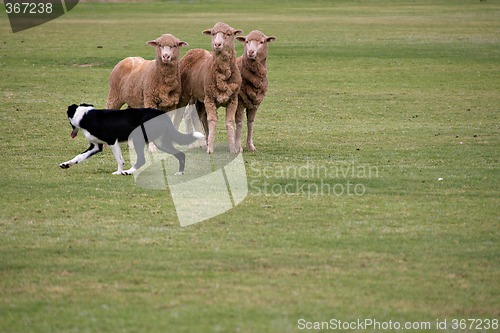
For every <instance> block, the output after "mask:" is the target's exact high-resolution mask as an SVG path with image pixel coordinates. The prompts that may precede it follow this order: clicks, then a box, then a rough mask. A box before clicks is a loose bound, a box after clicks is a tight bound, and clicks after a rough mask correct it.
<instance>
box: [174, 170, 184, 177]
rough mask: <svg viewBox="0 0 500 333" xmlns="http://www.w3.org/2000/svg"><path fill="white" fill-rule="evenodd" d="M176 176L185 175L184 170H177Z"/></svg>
mask: <svg viewBox="0 0 500 333" xmlns="http://www.w3.org/2000/svg"><path fill="white" fill-rule="evenodd" d="M175 175H176V176H184V171H177V172H176V173H175Z"/></svg>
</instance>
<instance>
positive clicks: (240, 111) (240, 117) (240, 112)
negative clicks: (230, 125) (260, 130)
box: [234, 100, 245, 151]
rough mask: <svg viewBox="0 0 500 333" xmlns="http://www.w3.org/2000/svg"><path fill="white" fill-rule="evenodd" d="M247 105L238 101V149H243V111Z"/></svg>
mask: <svg viewBox="0 0 500 333" xmlns="http://www.w3.org/2000/svg"><path fill="white" fill-rule="evenodd" d="M244 109H245V107H244V106H243V102H242V101H241V100H240V101H238V107H237V108H236V117H235V120H236V134H235V137H234V141H235V142H234V143H235V147H236V150H239V151H242V150H243V149H242V148H241V136H242V132H243V111H244Z"/></svg>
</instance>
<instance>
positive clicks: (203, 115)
mask: <svg viewBox="0 0 500 333" xmlns="http://www.w3.org/2000/svg"><path fill="white" fill-rule="evenodd" d="M241 32H242V31H241V30H237V29H234V28H232V27H230V26H229V25H227V24H225V23H222V22H219V23H217V24H216V25H215V26H214V27H213V28H212V29H207V30H205V31H203V33H204V34H207V35H211V36H212V52H208V51H206V50H204V49H193V50H189V51H188V52H187V53H186V55H185V56H184V57H183V58H182V59H181V60H180V61H179V71H180V73H181V83H182V96H181V101H180V104H179V107H182V106H185V105H187V104H188V103H190V101H191V103H196V106H197V110H198V114H199V116H200V119H201V120H202V123H203V126H204V128H205V132H206V133H208V136H207V144H208V145H207V152H208V153H209V154H210V153H213V149H214V141H215V129H216V128H217V108H219V107H220V106H224V107H226V129H227V136H228V142H229V151H230V152H231V153H238V152H239V150H237V149H236V148H235V142H234V129H235V125H234V124H235V114H236V107H237V105H238V92H239V89H240V85H241V74H240V71H239V68H238V66H237V65H236V51H235V49H234V39H235V37H236V35H237V34H239V33H241Z"/></svg>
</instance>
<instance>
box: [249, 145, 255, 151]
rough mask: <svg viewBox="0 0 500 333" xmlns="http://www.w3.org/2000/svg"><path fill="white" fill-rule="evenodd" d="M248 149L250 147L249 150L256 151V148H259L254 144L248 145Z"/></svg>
mask: <svg viewBox="0 0 500 333" xmlns="http://www.w3.org/2000/svg"><path fill="white" fill-rule="evenodd" d="M247 149H248V150H249V151H256V150H257V148H255V146H254V145H247Z"/></svg>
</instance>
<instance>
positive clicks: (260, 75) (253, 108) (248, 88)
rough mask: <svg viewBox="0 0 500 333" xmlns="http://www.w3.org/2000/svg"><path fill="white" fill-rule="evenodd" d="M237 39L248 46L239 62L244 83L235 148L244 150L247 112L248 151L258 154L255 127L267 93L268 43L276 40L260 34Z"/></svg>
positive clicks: (240, 92)
mask: <svg viewBox="0 0 500 333" xmlns="http://www.w3.org/2000/svg"><path fill="white" fill-rule="evenodd" d="M236 39H237V40H238V41H240V42H243V43H245V47H244V51H243V55H242V56H240V57H239V58H238V59H237V65H238V68H239V70H240V72H241V78H242V83H241V87H240V91H239V94H238V107H237V109H236V115H235V118H236V135H235V145H236V148H237V149H241V135H242V130H243V111H244V110H245V109H246V114H247V141H246V147H247V149H248V150H250V151H255V150H256V148H255V146H254V144H253V124H254V121H255V115H256V114H257V110H258V109H259V106H260V104H261V103H262V101H263V100H264V96H265V95H266V93H267V87H268V81H267V67H266V63H267V50H268V47H267V45H268V43H271V42H273V41H275V40H276V37H274V36H270V37H268V36H266V35H264V34H263V33H262V32H260V31H258V30H254V31H252V32H250V33H249V34H248V35H247V36H238V37H236Z"/></svg>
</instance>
